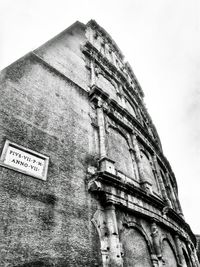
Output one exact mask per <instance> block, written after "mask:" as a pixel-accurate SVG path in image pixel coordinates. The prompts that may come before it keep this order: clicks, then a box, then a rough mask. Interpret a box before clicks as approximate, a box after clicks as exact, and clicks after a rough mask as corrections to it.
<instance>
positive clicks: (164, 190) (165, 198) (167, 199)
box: [153, 155, 172, 207]
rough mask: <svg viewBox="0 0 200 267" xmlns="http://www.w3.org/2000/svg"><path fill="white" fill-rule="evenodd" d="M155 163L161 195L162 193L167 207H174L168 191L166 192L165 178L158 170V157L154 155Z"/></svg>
mask: <svg viewBox="0 0 200 267" xmlns="http://www.w3.org/2000/svg"><path fill="white" fill-rule="evenodd" d="M153 163H154V167H155V171H156V177H157V179H158V183H159V185H160V189H161V193H162V196H163V199H164V200H165V201H166V203H167V205H168V206H169V207H172V204H171V202H170V200H169V198H168V196H167V191H166V188H165V185H164V183H163V178H162V176H161V174H160V172H159V169H158V165H157V164H158V163H157V157H156V155H153Z"/></svg>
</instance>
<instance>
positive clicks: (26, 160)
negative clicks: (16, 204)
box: [0, 140, 49, 180]
mask: <svg viewBox="0 0 200 267" xmlns="http://www.w3.org/2000/svg"><path fill="white" fill-rule="evenodd" d="M48 163H49V158H48V157H46V156H44V155H42V154H40V153H37V152H35V151H33V150H30V149H27V148H25V147H22V146H20V145H17V144H15V143H13V142H10V141H8V140H7V141H6V142H5V145H4V148H3V151H2V154H1V159H0V165H1V166H4V167H7V168H10V169H13V170H16V171H19V172H22V173H25V174H27V175H31V176H34V177H37V178H39V179H42V180H46V178H47V169H48Z"/></svg>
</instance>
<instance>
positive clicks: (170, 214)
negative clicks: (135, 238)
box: [88, 171, 196, 243]
mask: <svg viewBox="0 0 200 267" xmlns="http://www.w3.org/2000/svg"><path fill="white" fill-rule="evenodd" d="M88 189H89V191H90V192H92V193H93V194H94V195H98V196H99V198H100V200H101V202H102V205H105V206H106V205H110V204H114V205H116V206H119V207H121V208H123V209H127V210H129V211H130V212H134V213H138V214H140V216H142V217H146V218H148V219H149V220H152V218H153V220H155V221H157V222H158V223H160V224H161V225H164V226H165V227H167V228H169V229H170V230H171V231H172V232H174V233H175V234H178V235H179V236H181V237H182V238H183V239H184V240H186V241H188V240H189V241H190V240H192V241H193V242H194V243H195V242H196V239H195V236H194V234H193V233H192V231H191V229H190V227H189V225H188V224H187V223H186V222H185V221H184V219H183V218H182V217H181V216H179V215H178V214H177V213H176V212H175V211H174V210H173V209H171V208H170V207H168V206H166V203H165V202H164V201H163V200H162V199H161V198H159V197H156V196H154V195H151V194H147V193H146V192H145V191H144V190H143V189H141V188H139V187H137V186H136V185H135V184H134V182H133V181H132V180H131V179H130V180H126V179H124V178H122V177H120V176H118V175H114V174H112V173H109V172H107V171H101V172H96V173H95V174H93V175H91V176H90V178H89V179H88Z"/></svg>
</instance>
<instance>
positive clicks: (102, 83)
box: [96, 73, 117, 99]
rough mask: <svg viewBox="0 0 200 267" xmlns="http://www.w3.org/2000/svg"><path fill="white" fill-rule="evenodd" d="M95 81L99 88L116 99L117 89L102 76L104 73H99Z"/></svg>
mask: <svg viewBox="0 0 200 267" xmlns="http://www.w3.org/2000/svg"><path fill="white" fill-rule="evenodd" d="M96 83H97V86H98V87H99V88H101V89H102V90H103V91H104V92H106V93H107V94H109V95H110V96H111V97H112V98H113V99H117V90H116V88H115V86H114V85H113V84H112V83H111V82H110V81H109V79H107V78H106V77H104V75H102V74H101V73H100V74H99V75H98V78H97V81H96Z"/></svg>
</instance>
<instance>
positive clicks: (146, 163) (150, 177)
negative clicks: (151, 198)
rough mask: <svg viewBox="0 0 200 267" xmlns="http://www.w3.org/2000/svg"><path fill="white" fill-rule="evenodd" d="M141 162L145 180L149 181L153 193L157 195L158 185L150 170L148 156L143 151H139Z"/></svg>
mask: <svg viewBox="0 0 200 267" xmlns="http://www.w3.org/2000/svg"><path fill="white" fill-rule="evenodd" d="M141 162H142V166H143V171H144V176H145V180H147V181H149V182H150V183H151V184H152V189H153V191H154V192H156V193H159V190H158V185H157V182H156V178H155V176H154V173H153V170H152V166H151V164H150V160H149V156H148V155H147V153H146V152H144V151H143V150H141Z"/></svg>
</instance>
